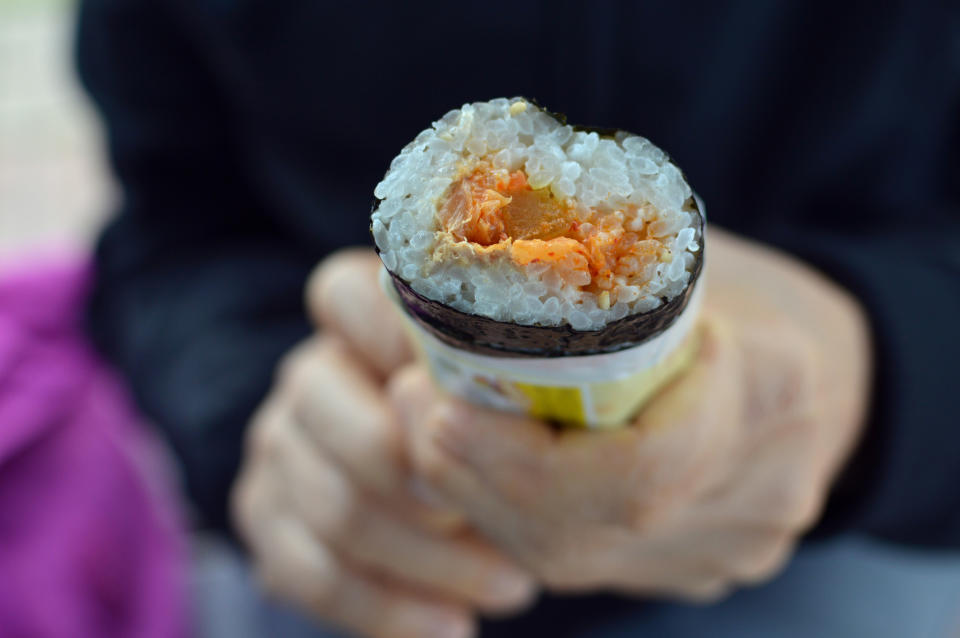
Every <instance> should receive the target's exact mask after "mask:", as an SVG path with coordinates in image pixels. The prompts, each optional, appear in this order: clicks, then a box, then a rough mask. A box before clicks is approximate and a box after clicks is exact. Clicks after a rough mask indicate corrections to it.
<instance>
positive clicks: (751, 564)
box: [735, 536, 793, 584]
mask: <svg viewBox="0 0 960 638" xmlns="http://www.w3.org/2000/svg"><path fill="white" fill-rule="evenodd" d="M792 549H793V541H792V540H791V539H790V538H789V537H787V536H773V537H771V539H769V540H768V541H766V542H765V543H760V544H758V546H757V548H756V549H755V550H754V552H753V554H752V555H751V556H750V557H749V558H747V559H746V560H743V561H741V563H740V565H738V567H737V569H736V570H735V572H736V573H735V577H736V579H737V580H738V581H739V582H741V583H744V584H759V583H762V582H765V581H768V580H770V579H771V578H773V577H774V576H776V575H777V574H778V573H779V572H780V570H781V569H783V567H784V566H785V565H786V563H787V559H788V558H789V557H790V554H791V551H792Z"/></svg>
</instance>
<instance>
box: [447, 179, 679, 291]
mask: <svg viewBox="0 0 960 638" xmlns="http://www.w3.org/2000/svg"><path fill="white" fill-rule="evenodd" d="M636 216H637V209H636V207H634V208H632V209H627V210H614V211H599V210H596V209H593V208H585V207H578V206H576V205H574V204H573V203H572V202H570V201H565V200H560V199H557V198H556V197H555V196H554V195H553V193H552V192H551V191H550V189H549V188H541V189H533V188H532V187H531V186H530V184H529V183H528V182H527V176H526V174H525V173H524V172H523V171H514V172H512V173H509V172H507V171H504V170H499V171H498V170H494V169H493V168H492V167H491V166H490V165H489V164H486V163H481V164H480V165H479V166H478V167H477V168H476V169H475V170H474V171H473V172H472V173H470V174H468V175H465V176H464V177H462V178H460V179H459V180H457V181H456V182H454V183H453V185H452V186H451V188H450V190H449V191H448V194H447V199H446V201H445V202H444V204H443V206H442V207H441V208H440V221H441V223H442V224H443V228H444V230H446V231H447V232H449V233H450V234H451V236H452V237H453V238H454V239H455V240H457V241H467V242H471V243H473V244H476V245H478V246H479V247H482V248H483V250H484V251H496V252H499V251H509V254H510V258H511V259H512V260H513V261H514V262H515V263H517V264H518V265H521V266H525V265H527V264H531V263H538V262H543V263H547V264H549V265H551V266H555V267H556V268H557V270H558V272H560V274H561V275H562V276H563V277H565V278H566V279H567V280H568V281H569V282H570V283H573V284H575V285H579V286H583V287H584V290H586V291H588V292H593V293H597V294H600V295H601V304H602V305H605V303H603V302H604V301H608V302H615V301H616V287H617V285H618V284H619V285H637V286H639V285H642V284H644V283H646V281H647V280H648V279H649V277H650V275H651V268H650V267H651V265H653V264H655V263H657V261H658V260H663V261H669V259H670V255H669V252H668V251H666V249H665V248H664V247H663V245H662V244H661V243H660V242H659V241H657V240H655V239H651V238H650V237H649V231H648V229H649V224H646V225H642V226H641V225H639V224H636V223H632V224H631V223H630V222H631V220H634V219H635V218H636ZM625 224H628V225H629V226H630V228H639V230H631V229H630V228H628V227H627V226H625ZM603 291H609V292H610V294H608V295H606V296H603ZM611 296H612V297H613V298H612V299H611Z"/></svg>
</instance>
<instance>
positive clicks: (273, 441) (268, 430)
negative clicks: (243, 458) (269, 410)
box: [249, 417, 283, 459]
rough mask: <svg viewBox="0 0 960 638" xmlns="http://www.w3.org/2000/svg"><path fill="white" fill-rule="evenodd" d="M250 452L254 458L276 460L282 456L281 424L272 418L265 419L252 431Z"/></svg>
mask: <svg viewBox="0 0 960 638" xmlns="http://www.w3.org/2000/svg"><path fill="white" fill-rule="evenodd" d="M249 443H250V450H251V452H252V453H253V455H254V456H256V457H259V458H265V459H274V458H277V457H279V456H280V451H281V448H282V446H283V436H282V432H281V431H280V424H279V423H278V422H277V421H276V420H275V419H272V418H269V417H264V418H263V419H262V420H260V421H259V422H257V423H256V424H254V426H253V427H252V428H251V430H250V439H249Z"/></svg>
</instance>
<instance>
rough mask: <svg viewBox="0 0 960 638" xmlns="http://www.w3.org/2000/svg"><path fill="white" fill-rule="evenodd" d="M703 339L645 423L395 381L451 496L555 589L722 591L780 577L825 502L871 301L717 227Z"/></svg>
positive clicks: (844, 435) (407, 416)
mask: <svg viewBox="0 0 960 638" xmlns="http://www.w3.org/2000/svg"><path fill="white" fill-rule="evenodd" d="M708 246H709V251H710V254H709V256H708V259H707V264H708V272H707V277H708V288H707V291H708V298H707V303H706V308H705V313H704V317H705V321H704V325H703V329H702V345H701V349H700V353H699V357H698V359H697V361H696V363H695V364H694V366H693V367H692V369H691V370H689V371H688V372H687V373H686V375H685V376H684V377H682V378H681V379H679V380H678V381H676V382H674V383H673V384H671V385H670V386H669V387H667V388H666V389H665V390H663V391H662V392H661V393H660V395H659V396H657V397H656V398H655V399H654V400H653V401H652V402H651V403H650V404H649V405H648V406H647V407H646V408H645V409H644V410H643V411H642V413H641V414H640V415H639V416H638V418H637V419H636V422H635V423H634V424H633V426H632V427H628V428H623V429H620V430H614V431H604V432H589V431H576V430H565V431H555V430H553V429H551V428H550V427H548V426H547V425H545V424H543V423H541V422H538V421H536V420H532V419H528V418H525V417H522V416H517V415H509V414H504V413H498V412H494V411H490V410H486V409H481V408H477V407H474V406H471V405H468V404H466V403H463V402H461V401H458V400H455V399H452V398H449V397H445V396H443V395H441V394H439V393H438V392H437V390H436V389H435V388H434V387H433V385H432V384H431V383H430V381H429V379H428V378H427V376H426V374H425V372H424V371H423V370H422V369H421V368H420V367H418V366H411V367H409V368H408V369H406V370H405V371H403V372H401V373H399V374H398V376H397V377H396V378H395V379H394V380H393V381H392V383H391V388H390V393H391V396H392V400H393V402H394V404H395V405H396V406H397V409H398V411H399V413H400V414H401V415H402V419H403V421H404V423H405V426H406V430H407V432H408V439H409V440H408V445H409V446H410V448H411V456H412V458H413V461H414V466H415V470H416V471H417V472H418V473H419V474H420V475H421V477H422V478H423V480H424V481H425V482H426V483H427V485H428V486H429V487H430V488H431V490H432V491H433V493H434V497H435V498H436V499H437V500H438V501H439V502H443V503H446V504H448V505H450V506H451V507H454V508H456V509H458V510H460V511H462V512H464V513H465V514H466V515H467V517H468V519H469V520H470V521H471V523H472V524H473V525H475V526H476V527H477V528H478V529H479V530H480V531H482V533H483V534H484V535H486V536H487V537H489V538H490V539H492V540H493V541H494V542H495V543H496V544H497V545H498V546H499V547H501V548H502V549H504V550H505V551H506V552H507V553H508V554H510V555H511V556H513V557H514V558H515V559H517V560H518V561H519V562H520V563H521V564H523V565H524V566H525V567H527V568H528V569H529V570H531V571H532V572H533V573H534V574H535V575H537V576H538V577H539V578H540V579H541V580H542V582H543V583H545V584H546V585H547V586H549V587H552V588H555V589H564V590H585V589H597V588H604V589H616V590H622V591H629V592H635V593H641V594H644V595H661V596H670V597H680V598H686V599H693V600H709V599H713V598H715V597H717V596H720V595H722V594H723V593H724V592H726V591H727V590H728V589H730V588H731V586H733V585H736V584H740V583H753V582H758V581H762V580H764V579H767V578H769V577H771V576H772V575H773V574H774V573H775V572H776V571H777V570H778V568H779V567H780V566H781V565H783V564H784V562H785V561H786V559H787V558H788V557H789V555H790V553H791V551H792V548H793V546H794V545H795V543H796V541H797V539H798V538H799V537H800V535H801V534H802V533H803V532H804V531H805V530H807V529H808V528H809V527H810V526H811V525H812V524H813V523H814V522H815V521H816V519H817V518H818V515H819V512H820V509H821V507H822V505H823V502H824V499H825V495H826V493H827V491H828V489H829V486H830V483H831V481H832V479H833V477H834V475H835V474H836V472H837V470H838V467H839V466H840V464H841V463H842V462H843V460H844V459H845V458H846V456H847V454H848V453H849V450H850V449H851V447H852V445H853V443H854V442H855V440H856V438H857V435H858V432H859V430H860V427H861V423H862V420H863V412H864V406H865V403H866V391H867V377H868V374H867V370H868V362H869V352H868V347H867V328H866V324H865V321H864V318H863V316H862V314H861V312H860V310H859V309H858V307H857V306H856V304H855V303H854V302H853V301H852V300H851V299H850V298H849V297H848V296H847V295H846V294H845V293H843V292H842V291H840V290H839V289H837V288H836V287H835V286H833V285H832V284H830V283H829V282H827V281H826V280H824V279H823V278H821V277H820V276H818V275H816V274H814V273H813V272H812V271H811V270H809V269H808V268H806V267H804V266H802V265H801V264H799V263H797V262H796V261H794V260H792V259H789V258H787V257H785V256H783V255H781V254H779V253H776V252H774V251H771V250H767V249H764V248H762V247H760V246H758V245H756V244H751V243H749V242H745V241H742V240H738V239H735V238H734V237H732V236H731V235H728V234H727V233H724V232H722V231H719V230H718V229H716V228H713V229H711V234H710V238H709V244H708Z"/></svg>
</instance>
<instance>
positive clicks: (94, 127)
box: [0, 0, 960, 638]
mask: <svg viewBox="0 0 960 638" xmlns="http://www.w3.org/2000/svg"><path fill="white" fill-rule="evenodd" d="M74 9H75V7H74V3H73V2H71V1H70V0H0V275H3V274H4V273H6V272H8V271H9V268H10V265H11V264H15V263H18V262H20V261H22V259H21V258H26V259H29V260H33V259H35V258H36V257H37V256H42V255H44V254H54V255H56V254H60V255H62V254H65V253H70V252H77V253H82V252H83V251H84V250H85V249H89V248H90V247H91V245H92V243H93V241H94V239H95V236H96V234H97V232H98V230H99V228H100V226H101V224H102V222H103V221H104V219H105V216H106V215H107V214H108V213H109V212H110V211H111V210H112V208H113V202H114V200H115V199H116V187H115V185H114V184H113V181H112V179H111V177H110V175H109V171H108V168H107V161H106V157H105V155H104V144H103V140H102V129H101V126H100V124H99V122H98V120H97V118H96V116H95V114H94V112H93V109H92V107H91V105H90V104H89V102H88V100H87V98H86V96H85V95H84V94H83V92H82V90H81V88H80V87H79V85H78V80H77V77H76V73H75V70H74V67H73V56H72V47H73V42H74V37H73V35H74V34H73V31H74ZM419 118H420V115H419V114H418V115H417V119H416V121H417V122H419V121H420V119H419ZM396 134H397V135H398V136H399V137H400V138H403V137H404V136H406V135H408V133H407V132H405V131H398V132H397V133H396ZM378 165H379V164H378ZM365 192H366V191H365ZM365 197H366V196H365ZM364 223H365V222H364ZM64 249H66V251H65V250H64ZM2 301H3V299H2V297H0V302H2ZM0 310H2V307H0ZM2 319H3V317H2V316H0V320H2ZM3 328H4V325H3V323H2V321H0V381H5V380H6V377H4V376H3V375H4V373H5V369H4V366H3V363H4V361H3V355H4V346H5V344H4V342H3V338H2V337H3V336H4V335H3ZM10 387H13V388H14V392H16V391H17V388H16V386H15V385H8V386H7V388H10ZM3 389H4V386H3V385H2V384H0V395H2V390H3ZM0 399H2V396H0ZM2 407H3V404H2V400H0V462H2V461H3V460H4V456H3V434H4V432H3V427H4V425H5V423H4V421H3V415H4V414H6V413H4V412H3V410H2ZM134 438H135V437H134ZM142 461H144V459H143V458H138V461H137V463H135V464H134V465H136V466H137V468H138V469H139V470H141V471H142V470H146V473H148V474H149V473H151V472H153V471H154V470H155V469H156V467H155V465H152V464H151V463H147V462H142ZM160 474H162V472H160ZM16 478H17V477H15V476H14V477H13V479H16ZM8 479H10V475H8ZM111 480H112V477H111ZM12 491H13V490H9V491H8V492H12ZM91 493H92V492H91ZM3 496H5V494H4V493H3V491H2V490H0V524H2V523H3V522H4V519H3V516H2V515H3V513H4V512H3V505H4V501H3V500H2V497H3ZM122 496H123V495H116V498H121V497H122ZM138 498H140V500H141V501H143V502H148V501H150V499H149V498H147V497H144V496H143V495H142V494H141V495H139V496H138ZM40 502H43V501H41V500H39V498H38V499H37V500H35V501H31V502H30V504H31V505H32V506H33V507H34V508H35V507H36V505H35V504H36V503H40ZM118 502H120V501H118ZM164 507H166V504H162V506H160V507H159V508H158V509H160V510H164ZM182 507H183V505H182V503H179V504H177V505H175V506H174V507H172V508H169V509H172V510H178V509H182ZM117 511H118V512H120V514H118V516H120V515H126V514H125V512H124V510H123V509H122V508H121V509H120V510H117ZM164 511H166V510H164ZM128 518H129V517H128ZM134 518H135V517H134ZM143 518H144V519H147V518H150V517H149V516H146V515H144V516H143ZM107 523H108V524H115V525H116V526H117V527H118V529H120V530H121V531H124V533H126V532H127V531H129V530H128V528H127V527H122V526H123V525H126V524H127V523H126V521H107ZM147 528H149V529H154V528H156V529H166V528H164V526H163V525H157V524H155V523H151V524H147V523H144V529H147ZM5 531H6V530H5V529H4V528H3V526H2V525H0V565H2V564H3V559H4V553H3V552H4V551H7V552H8V553H7V557H8V558H9V556H10V555H12V554H13V553H14V552H16V551H19V550H18V549H17V548H16V547H15V546H13V545H9V546H8V547H6V548H5V547H4V546H3V542H2V541H3V540H4V538H3V536H2V533H3V532H5ZM154 531H156V530H155V529H154ZM177 531H182V530H175V531H174V532H171V531H170V530H169V529H166V531H165V532H157V534H158V536H162V537H163V538H161V541H160V542H158V543H156V544H155V545H154V546H150V545H144V548H142V551H143V552H144V553H143V555H142V558H141V559H140V560H142V561H144V564H146V563H147V562H149V561H150V560H151V559H150V558H148V555H149V556H154V557H155V558H156V562H157V564H158V565H160V564H162V563H164V561H167V562H170V563H171V564H175V563H176V561H177V560H178V559H179V558H180V557H181V555H188V557H189V560H190V562H191V564H192V568H191V569H189V570H188V571H189V577H190V581H191V586H190V589H189V597H190V607H191V608H192V610H193V612H194V615H193V618H192V622H194V623H195V624H196V626H197V628H198V631H197V633H198V634H199V635H205V636H231V637H232V638H242V637H244V636H254V635H257V633H256V630H255V629H253V628H254V627H256V626H257V622H258V621H257V620H256V619H255V618H254V617H253V615H254V614H255V611H254V610H253V609H252V605H250V606H243V605H238V604H236V601H238V600H247V601H250V600H254V599H255V597H256V592H255V591H254V585H253V584H251V582H250V578H249V575H248V574H247V573H246V572H245V571H244V569H243V567H242V566H241V564H240V562H239V561H238V560H237V558H236V556H235V555H233V554H231V553H230V552H229V551H228V550H226V549H224V548H223V547H222V546H221V545H218V544H217V543H216V542H215V541H214V540H212V539H211V538H209V537H202V536H198V535H196V534H194V535H192V536H191V537H190V538H189V540H188V542H187V544H188V545H189V547H188V548H186V549H184V548H181V547H179V546H178V545H177V543H178V540H179V536H178V534H177ZM103 538H104V539H108V538H111V537H109V536H108V535H105V536H104V537H103ZM171 539H172V540H171ZM51 542H54V540H53V539H52V540H51ZM164 543H166V545H165V544H164ZM100 544H101V545H102V546H103V547H101V548H100V550H102V551H104V552H105V553H109V550H110V547H109V545H110V543H108V542H107V541H105V540H104V541H103V542H102V543H100ZM168 545H169V547H168ZM115 547H116V546H114V548H115ZM156 547H163V548H164V551H165V552H166V554H163V553H159V552H158V551H156V549H155V548H156ZM170 547H172V549H170ZM24 551H26V550H24ZM131 551H136V550H131ZM856 551H859V550H858V549H857V548H854V559H849V560H856V556H857V554H856ZM872 551H873V553H872V554H871V556H872V560H874V562H873V563H871V565H872V569H874V570H875V572H873V573H875V574H879V575H880V576H888V575H890V574H894V575H896V574H899V573H903V574H905V575H906V574H907V573H908V569H909V570H912V572H911V573H913V574H920V575H919V576H915V578H916V579H917V580H916V582H917V583H921V585H923V586H929V585H928V584H929V583H931V582H932V583H954V582H955V578H954V576H952V575H944V576H941V575H940V572H937V571H936V569H937V568H938V567H940V566H942V565H944V564H946V563H947V562H948V559H947V558H945V557H944V556H943V555H937V554H923V553H920V552H916V553H912V552H907V551H900V550H887V549H884V550H883V552H882V553H881V552H880V551H879V550H872ZM42 554H43V551H39V552H38V555H42ZM878 556H879V558H877V557H878ZM170 557H172V558H170ZM128 559H129V560H128ZM117 560H121V561H123V560H127V562H128V563H130V564H128V565H126V567H130V566H131V565H133V566H134V567H136V565H137V562H138V559H137V558H135V557H134V558H131V557H129V556H119V557H117ZM816 560H820V561H821V562H823V563H825V564H828V565H829V564H832V563H831V561H834V560H835V558H834V556H833V554H830V553H824V554H822V555H820V556H818V557H816ZM949 560H953V561H956V560H958V558H957V557H956V555H952V556H951V557H950V558H949ZM838 565H840V567H841V569H840V571H842V567H843V564H840V563H838ZM157 569H162V567H158V568H157ZM28 571H29V570H28ZM954 571H956V570H954ZM144 573H145V574H147V575H149V574H151V573H154V574H155V573H156V572H150V570H145V572H144ZM59 576H60V574H53V573H52V572H51V578H54V577H59ZM132 578H134V576H131V575H130V574H129V573H127V572H124V571H122V570H119V568H118V571H116V583H114V585H112V586H115V587H123V586H125V584H126V583H128V582H132V581H131V579H132ZM924 579H925V580H924ZM938 579H939V580H938ZM40 580H41V581H42V579H40ZM881 580H882V579H879V578H878V582H880V581H881ZM9 582H16V580H15V579H11V580H10V581H9ZM886 582H896V579H892V580H891V579H887V580H883V583H886ZM912 582H913V581H908V580H903V581H901V584H902V585H903V586H904V587H910V586H912V585H911V583H912ZM98 586H105V585H103V584H102V583H100V584H99V585H98ZM825 586H826V585H825ZM937 586H939V585H937ZM5 587H7V589H5ZM148 589H149V588H146V589H144V591H145V592H147V591H148ZM170 589H171V590H175V589H176V587H170ZM825 592H826V590H825ZM9 593H10V585H9V584H8V583H5V582H4V578H3V574H2V573H0V611H3V607H4V603H6V602H9V600H8V599H7V598H5V595H7V594H9ZM111 595H112V594H111V593H110V592H107V593H106V594H104V598H105V599H110V596H111ZM145 595H152V596H154V600H159V598H157V596H159V595H158V594H156V593H155V592H154V593H149V592H148V594H145ZM824 596H825V597H829V593H828V592H826V593H825V594H824ZM28 597H29V592H27V593H24V599H26V598H28ZM42 598H43V597H37V600H38V601H39V602H41V603H42V604H43V605H45V606H47V605H51V601H50V600H43V599H42ZM863 602H864V604H865V605H869V604H871V603H870V602H869V601H866V600H865V601H863ZM933 602H934V603H935V602H936V601H933ZM178 604H179V603H177V602H176V601H174V602H171V603H170V604H169V606H168V607H166V608H164V609H175V608H176V606H177V605H178ZM158 607H162V605H160V606H158ZM50 608H51V609H52V608H53V606H50ZM933 611H936V612H937V613H940V614H941V615H948V614H949V615H950V617H951V618H953V617H956V613H955V612H954V611H953V610H942V609H936V610H933ZM40 615H43V614H40ZM955 624H956V626H957V630H956V634H955V635H956V636H957V637H958V638H960V621H958V623H955ZM158 626H159V625H158ZM951 626H953V625H951ZM5 629H6V628H5V627H3V626H2V623H0V638H6V634H5ZM176 633H177V632H176V631H170V632H168V633H167V634H166V635H176ZM13 635H18V636H19V635H22V636H30V635H31V633H30V631H29V630H24V631H22V632H21V633H19V634H17V633H14V634H13ZM35 635H39V634H35ZM43 635H48V634H43ZM50 635H52V633H51V634H50ZM58 635H70V634H69V633H62V634H58ZM85 635H86V634H85ZM100 635H108V634H106V633H103V634H100ZM110 635H113V634H110ZM130 635H141V634H136V633H131V634H130Z"/></svg>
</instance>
